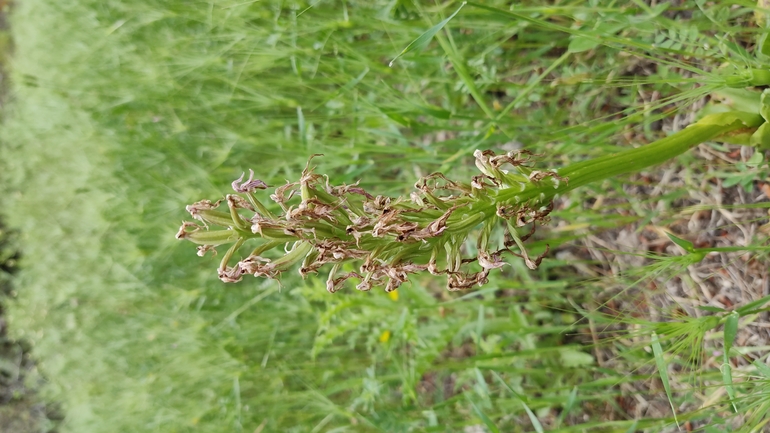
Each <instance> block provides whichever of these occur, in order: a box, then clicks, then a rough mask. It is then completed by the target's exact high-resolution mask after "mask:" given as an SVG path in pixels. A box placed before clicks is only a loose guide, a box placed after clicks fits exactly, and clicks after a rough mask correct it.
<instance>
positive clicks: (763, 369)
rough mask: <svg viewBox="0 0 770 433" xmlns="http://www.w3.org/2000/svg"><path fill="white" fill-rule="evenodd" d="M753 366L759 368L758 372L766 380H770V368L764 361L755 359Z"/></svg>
mask: <svg viewBox="0 0 770 433" xmlns="http://www.w3.org/2000/svg"><path fill="white" fill-rule="evenodd" d="M752 365H754V367H756V368H757V372H759V374H761V375H762V376H764V377H765V379H770V367H768V366H767V364H765V363H764V362H763V361H762V360H760V359H755V360H754V362H752Z"/></svg>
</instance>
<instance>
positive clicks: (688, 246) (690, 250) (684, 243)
mask: <svg viewBox="0 0 770 433" xmlns="http://www.w3.org/2000/svg"><path fill="white" fill-rule="evenodd" d="M666 236H668V238H669V239H671V241H672V242H674V243H675V244H677V245H679V246H680V247H682V248H684V250H685V251H687V252H688V253H694V252H695V247H694V246H693V245H692V242H690V241H688V240H685V239H682V238H680V237H678V236H674V235H672V234H671V233H669V232H666Z"/></svg>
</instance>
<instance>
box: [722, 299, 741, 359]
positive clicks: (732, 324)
mask: <svg viewBox="0 0 770 433" xmlns="http://www.w3.org/2000/svg"><path fill="white" fill-rule="evenodd" d="M740 317H741V316H740V315H739V314H738V313H737V312H735V311H733V312H732V313H730V314H729V315H728V316H727V320H725V332H724V334H725V335H724V346H725V350H724V352H725V353H724V357H725V362H727V360H728V359H729V358H730V349H732V348H733V342H734V341H735V336H736V335H737V334H738V319H740Z"/></svg>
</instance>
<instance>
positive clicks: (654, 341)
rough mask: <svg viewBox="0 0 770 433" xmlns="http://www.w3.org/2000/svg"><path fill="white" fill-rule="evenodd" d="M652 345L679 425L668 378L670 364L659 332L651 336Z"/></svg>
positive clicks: (664, 386)
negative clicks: (667, 361) (664, 355)
mask: <svg viewBox="0 0 770 433" xmlns="http://www.w3.org/2000/svg"><path fill="white" fill-rule="evenodd" d="M650 339H651V340H652V341H651V345H652V354H653V356H654V357H655V365H656V366H657V367H658V373H659V374H660V381H661V382H663V389H665V390H666V397H668V403H669V404H670V405H671V412H672V413H673V414H674V421H675V422H676V425H677V426H679V420H678V419H677V417H676V408H675V407H674V399H673V396H672V395H671V383H670V382H669V380H668V365H667V364H666V360H665V359H663V348H662V347H661V346H660V340H659V339H658V334H657V333H656V332H653V333H652V335H651V336H650Z"/></svg>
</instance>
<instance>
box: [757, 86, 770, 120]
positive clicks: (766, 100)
mask: <svg viewBox="0 0 770 433" xmlns="http://www.w3.org/2000/svg"><path fill="white" fill-rule="evenodd" d="M759 101H760V105H759V114H760V115H762V118H764V119H765V121H770V89H765V90H763V91H762V96H761V97H760V100H759Z"/></svg>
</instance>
